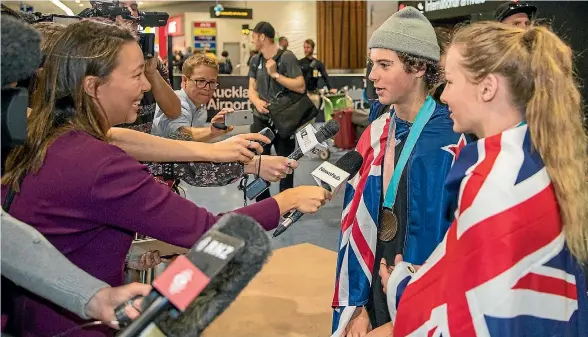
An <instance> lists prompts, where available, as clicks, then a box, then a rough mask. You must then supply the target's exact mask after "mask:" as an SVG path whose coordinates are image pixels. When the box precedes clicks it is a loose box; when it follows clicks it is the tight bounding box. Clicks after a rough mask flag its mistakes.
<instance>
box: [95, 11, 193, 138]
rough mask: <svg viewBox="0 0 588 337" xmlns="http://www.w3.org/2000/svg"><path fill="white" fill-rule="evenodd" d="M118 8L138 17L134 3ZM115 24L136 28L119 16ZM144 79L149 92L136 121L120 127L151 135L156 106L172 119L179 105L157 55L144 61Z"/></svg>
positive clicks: (165, 70) (178, 113) (131, 22)
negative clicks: (147, 82) (149, 88)
mask: <svg viewBox="0 0 588 337" xmlns="http://www.w3.org/2000/svg"><path fill="white" fill-rule="evenodd" d="M103 2H104V1H95V2H93V3H92V6H101V5H103ZM120 6H121V7H126V8H127V9H128V10H129V11H130V12H131V16H133V17H138V16H139V7H138V4H137V2H136V1H127V2H121V3H120ZM116 22H118V23H124V24H132V25H133V26H134V27H135V28H136V26H137V24H136V23H135V22H133V21H128V20H125V19H123V18H122V17H121V16H118V17H117V18H116ZM145 77H147V80H148V81H149V83H150V84H151V91H149V92H146V93H145V95H144V96H143V99H142V100H141V105H140V110H139V116H138V117H137V120H136V121H135V122H134V123H132V124H124V125H121V127H126V128H129V129H133V130H137V131H141V132H145V133H151V127H152V125H153V118H154V116H155V108H156V106H157V105H159V107H160V108H161V110H162V111H163V113H165V115H166V116H168V117H169V118H171V119H174V118H177V117H179V116H180V111H181V104H180V100H179V99H178V96H176V95H175V93H174V90H173V89H172V87H171V85H170V80H169V72H168V70H167V68H166V67H165V66H164V65H163V62H162V61H161V60H160V59H159V56H158V55H157V54H156V55H154V56H153V58H151V59H146V60H145Z"/></svg>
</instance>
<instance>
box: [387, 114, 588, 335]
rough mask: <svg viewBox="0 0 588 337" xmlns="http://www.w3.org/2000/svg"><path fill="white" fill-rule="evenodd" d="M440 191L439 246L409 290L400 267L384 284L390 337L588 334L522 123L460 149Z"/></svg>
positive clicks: (574, 269)
mask: <svg viewBox="0 0 588 337" xmlns="http://www.w3.org/2000/svg"><path fill="white" fill-rule="evenodd" d="M446 186H447V188H448V189H449V190H450V191H452V192H453V195H454V196H455V198H456V201H457V202H456V204H457V209H456V211H455V221H454V222H453V223H452V225H451V227H450V228H449V231H448V232H447V235H446V236H445V239H444V240H443V241H442V242H441V244H439V246H438V247H437V249H436V250H435V251H434V252H433V254H432V255H431V256H430V258H429V259H428V260H427V262H426V263H425V264H424V265H423V266H422V267H421V268H420V269H419V270H418V271H417V272H416V274H414V275H413V276H412V278H411V279H410V281H409V282H408V285H406V283H407V281H408V280H407V278H406V277H402V276H399V274H400V273H401V271H405V270H401V269H400V268H399V269H397V270H395V271H394V272H393V273H392V276H391V278H390V282H388V296H389V303H390V298H391V297H394V298H399V300H398V301H392V302H396V305H397V312H392V313H391V316H392V317H394V334H393V335H394V337H403V336H426V337H439V336H445V337H447V336H452V337H456V336H464V337H474V336H500V337H510V336H513V337H514V336H517V337H519V336H522V337H524V336H537V337H539V336H569V337H579V336H588V304H587V303H586V301H587V295H586V284H585V281H584V278H583V275H582V271H581V269H580V267H579V266H578V264H577V263H576V261H575V260H574V258H573V257H572V256H571V254H570V252H569V251H568V249H567V248H566V244H565V238H564V235H563V232H562V223H561V217H560V213H559V208H558V204H557V200H556V197H555V192H554V188H553V184H552V182H551V180H550V177H549V175H548V173H547V170H546V168H545V166H544V165H543V162H542V160H541V157H540V156H539V154H538V153H537V151H536V150H535V149H532V144H531V140H530V134H529V132H528V128H527V126H526V125H523V126H519V127H517V128H514V129H510V130H507V131H505V132H503V133H502V134H499V135H495V136H492V137H489V138H485V139H482V140H479V141H478V142H476V143H471V144H469V145H467V146H466V147H465V148H464V149H463V150H462V151H461V152H460V155H459V158H458V159H457V160H456V162H455V164H454V166H453V167H452V170H451V171H450V174H449V176H448V180H447V185H446ZM404 286H406V288H404ZM402 290H404V291H402ZM389 306H390V309H391V311H394V310H395V309H396V308H394V305H389Z"/></svg>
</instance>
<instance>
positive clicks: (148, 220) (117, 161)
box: [91, 151, 280, 248]
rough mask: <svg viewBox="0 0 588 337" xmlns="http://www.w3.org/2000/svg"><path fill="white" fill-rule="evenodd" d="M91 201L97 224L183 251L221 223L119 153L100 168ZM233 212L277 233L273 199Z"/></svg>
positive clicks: (277, 209)
mask: <svg viewBox="0 0 588 337" xmlns="http://www.w3.org/2000/svg"><path fill="white" fill-rule="evenodd" d="M91 198H92V205H93V212H94V213H95V214H94V216H95V217H96V219H99V220H100V221H103V222H104V223H107V224H109V225H111V226H116V227H119V228H123V229H127V230H129V231H133V232H138V233H141V234H145V235H148V236H151V237H153V238H156V239H159V240H162V241H165V242H168V243H171V244H174V245H177V246H180V247H185V248H190V247H191V246H192V245H193V244H194V243H195V242H196V241H197V240H198V239H199V238H200V237H201V236H202V234H204V232H206V231H207V230H208V229H210V227H212V225H213V224H214V223H215V222H216V221H217V219H218V217H219V216H218V215H214V214H212V213H210V212H208V211H207V210H206V209H204V208H202V207H198V206H196V205H195V204H194V203H193V202H191V201H189V200H186V199H184V198H182V197H180V196H179V195H177V194H175V193H173V192H171V191H170V189H169V187H167V185H164V184H161V183H158V182H156V181H155V180H154V179H153V177H152V176H151V175H150V174H149V172H148V170H147V168H146V167H145V166H144V165H141V164H140V163H139V162H137V161H136V160H135V159H133V158H131V157H129V156H128V155H126V154H125V153H123V152H122V151H121V152H120V154H116V155H113V156H112V157H111V158H110V160H108V161H106V162H105V163H104V164H103V165H102V166H101V167H100V168H99V170H98V173H97V174H96V176H95V179H94V182H93V183H92V191H91ZM234 212H236V213H241V214H244V215H248V216H250V217H252V218H253V219H255V220H256V221H257V222H259V223H260V224H261V226H262V227H263V228H265V229H266V230H270V229H273V228H275V227H277V225H278V222H279V220H280V211H279V207H278V204H277V202H276V201H275V199H273V198H268V199H266V200H264V201H262V202H258V203H255V204H252V205H250V206H247V207H243V208H240V209H237V210H235V211H234Z"/></svg>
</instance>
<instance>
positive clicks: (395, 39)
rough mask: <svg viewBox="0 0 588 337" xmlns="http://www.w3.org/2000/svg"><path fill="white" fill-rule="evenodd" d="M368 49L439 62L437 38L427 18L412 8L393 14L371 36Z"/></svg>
mask: <svg viewBox="0 0 588 337" xmlns="http://www.w3.org/2000/svg"><path fill="white" fill-rule="evenodd" d="M368 48H369V49H372V48H382V49H390V50H393V51H396V52H400V53H407V54H410V55H414V56H421V57H424V58H427V59H429V60H433V61H439V59H440V51H439V45H438V44H437V36H436V35H435V30H434V29H433V26H432V25H431V23H430V22H429V20H427V18H426V17H425V16H424V15H423V14H422V13H421V12H419V11H418V10H417V9H416V8H414V7H410V6H407V7H404V8H403V9H402V10H400V11H398V12H396V13H394V14H393V15H392V16H391V17H389V18H388V20H386V22H384V23H383V24H382V25H381V26H380V28H378V29H376V31H375V32H374V33H373V34H372V38H371V39H370V41H369V42H368Z"/></svg>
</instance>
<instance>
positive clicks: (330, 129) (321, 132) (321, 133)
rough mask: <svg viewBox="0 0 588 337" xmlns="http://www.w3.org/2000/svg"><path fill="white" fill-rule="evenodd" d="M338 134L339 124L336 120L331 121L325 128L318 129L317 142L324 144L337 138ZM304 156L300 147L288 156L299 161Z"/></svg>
mask: <svg viewBox="0 0 588 337" xmlns="http://www.w3.org/2000/svg"><path fill="white" fill-rule="evenodd" d="M337 132H339V123H337V121H336V120H334V119H331V120H330V121H328V122H326V123H325V124H324V125H323V126H321V128H320V129H318V131H317V132H316V133H315V134H314V136H315V137H316V140H317V141H318V142H319V143H322V142H324V141H325V140H327V139H331V138H333V137H335V135H336V134H337ZM303 156H304V153H303V152H302V149H301V148H300V146H298V147H297V148H296V150H294V152H292V153H291V154H290V155H289V156H288V158H289V159H294V160H298V159H300V158H302V157H303Z"/></svg>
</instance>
